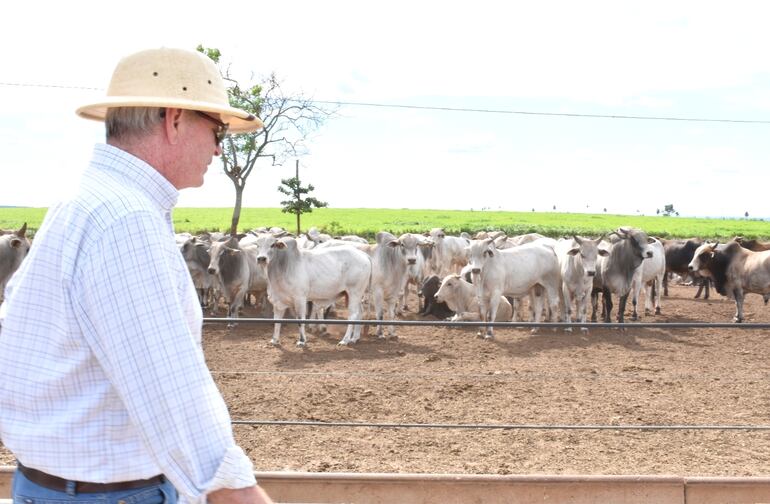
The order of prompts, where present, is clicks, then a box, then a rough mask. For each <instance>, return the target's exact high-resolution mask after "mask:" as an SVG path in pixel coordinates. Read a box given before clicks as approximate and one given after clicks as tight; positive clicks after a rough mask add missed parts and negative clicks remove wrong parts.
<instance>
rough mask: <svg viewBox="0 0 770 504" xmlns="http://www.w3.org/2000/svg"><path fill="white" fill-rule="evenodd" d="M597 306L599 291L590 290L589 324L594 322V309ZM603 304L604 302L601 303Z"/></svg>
mask: <svg viewBox="0 0 770 504" xmlns="http://www.w3.org/2000/svg"><path fill="white" fill-rule="evenodd" d="M598 304H599V291H598V290H597V289H594V288H591V322H596V308H597V305H598ZM602 304H604V301H602Z"/></svg>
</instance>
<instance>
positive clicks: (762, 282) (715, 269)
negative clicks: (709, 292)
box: [689, 240, 770, 322]
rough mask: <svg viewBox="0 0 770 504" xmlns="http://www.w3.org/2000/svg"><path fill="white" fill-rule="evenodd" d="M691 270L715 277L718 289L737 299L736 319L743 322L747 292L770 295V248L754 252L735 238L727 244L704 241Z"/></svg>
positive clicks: (697, 251) (725, 294)
mask: <svg viewBox="0 0 770 504" xmlns="http://www.w3.org/2000/svg"><path fill="white" fill-rule="evenodd" d="M689 269H690V271H702V272H704V273H706V274H708V275H710V276H711V277H712V278H713V279H714V287H716V289H717V292H719V293H720V294H722V295H723V296H727V297H729V298H731V299H734V300H735V317H734V318H733V320H734V321H735V322H743V320H744V317H743V298H744V296H745V295H746V293H750V292H753V293H755V294H761V295H762V297H763V298H764V299H765V302H767V299H768V295H770V251H768V250H764V251H761V252H754V251H752V250H749V249H746V248H743V247H741V246H740V244H739V243H738V242H736V241H734V240H732V241H729V242H727V243H726V244H724V245H718V244H717V243H708V242H707V243H704V244H703V245H701V246H700V247H698V250H696V251H695V254H694V257H693V260H692V261H691V262H690V265H689Z"/></svg>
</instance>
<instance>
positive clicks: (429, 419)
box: [0, 286, 770, 476]
mask: <svg viewBox="0 0 770 504" xmlns="http://www.w3.org/2000/svg"><path fill="white" fill-rule="evenodd" d="M694 293H695V288H694V287H688V286H672V287H671V292H670V294H671V295H670V296H669V297H667V298H663V313H662V315H659V316H648V317H644V319H643V321H655V322H688V321H701V322H730V321H731V320H732V316H733V313H734V306H735V305H734V303H733V302H732V301H728V300H726V299H724V298H722V297H721V296H719V295H718V294H716V293H714V292H712V298H711V299H709V300H707V301H706V300H701V299H693V295H694ZM416 303H417V300H416V298H414V299H412V305H411V307H410V308H411V311H410V313H407V314H406V316H405V318H409V319H416V320H417V319H419V317H418V316H416V315H415V311H416V309H415V308H416ZM745 309H746V318H747V321H748V322H770V307H765V306H764V305H763V304H762V299H761V297H760V296H758V295H749V296H748V298H747V303H746V308H745ZM245 316H251V314H250V313H248V312H247V313H245ZM628 326H629V327H628V329H627V330H626V331H619V330H615V329H596V330H592V331H591V332H590V333H589V334H587V335H583V334H580V333H579V332H576V333H572V334H569V333H565V332H563V331H561V330H558V331H553V330H549V329H546V330H542V331H541V332H540V333H539V334H535V335H533V334H530V333H529V331H528V330H525V329H506V330H501V329H498V330H496V338H495V339H494V340H491V341H486V340H482V339H478V338H476V337H475V333H476V331H475V329H472V328H460V329H449V328H440V327H429V328H427V327H397V328H396V331H397V334H398V337H397V339H389V340H386V341H382V340H377V339H376V338H375V337H374V336H373V333H374V331H373V330H372V331H370V333H371V334H370V335H367V336H364V337H362V339H361V341H360V342H359V343H357V344H356V345H354V346H351V347H339V346H337V342H338V341H339V340H340V339H341V336H342V333H343V332H344V329H345V326H336V325H335V326H329V332H330V334H328V335H324V336H318V335H311V336H310V337H309V344H308V346H307V347H306V348H304V349H301V348H297V347H296V346H295V341H296V337H297V330H296V326H288V325H285V326H284V328H283V332H282V345H281V346H279V347H274V346H272V345H270V343H269V341H270V336H271V334H272V325H250V324H245V323H241V324H240V325H239V326H238V327H236V328H235V329H232V330H229V329H227V328H226V327H225V326H224V325H220V324H207V325H206V326H205V328H204V348H205V352H206V356H207V360H208V363H209V366H210V368H211V370H212V372H213V374H214V377H215V379H216V381H217V383H218V385H219V387H220V389H221V391H222V393H223V395H224V397H225V399H226V401H227V404H228V405H229V407H230V412H231V414H232V417H233V419H234V420H315V421H351V422H367V423H419V424H527V425H537V426H554V425H563V426H566V425H619V426H624V425H683V426H684V425H730V426H732V425H741V426H743V425H745V426H770V394H769V392H770V385H769V383H770V380H768V378H769V377H770V373H769V371H770V364H769V363H768V360H767V349H766V345H767V343H768V331H766V330H741V329H737V328H734V329H733V328H730V329H671V330H666V329H647V328H634V326H633V323H629V324H628ZM234 432H235V435H236V438H237V441H238V442H239V443H240V444H241V446H243V447H244V449H245V450H246V452H247V453H248V454H249V456H250V457H251V459H252V460H253V461H254V465H255V468H256V469H257V470H258V471H276V470H291V471H321V472H322V471H334V472H410V473H412V472H413V473H472V474H672V475H682V476H707V475H708V476H760V475H761V476H768V475H770V430H767V431H748V430H653V431H642V430H598V429H589V430H568V429H560V430H544V429H512V430H502V429H494V430H486V429H447V428H373V427H317V426H314V427H309V426H251V425H235V426H234ZM12 461H13V459H12V457H11V456H10V454H9V453H8V452H7V451H5V450H4V449H2V448H0V463H12Z"/></svg>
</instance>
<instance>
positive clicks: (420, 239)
mask: <svg viewBox="0 0 770 504" xmlns="http://www.w3.org/2000/svg"><path fill="white" fill-rule="evenodd" d="M407 235H408V236H410V237H413V238H414V239H415V240H416V241H417V254H416V255H415V257H414V258H412V257H407V263H408V264H407V268H406V283H405V284H404V293H403V295H402V296H401V309H402V310H404V311H406V310H407V309H408V308H407V301H408V298H409V290H410V289H409V287H410V286H412V285H414V288H415V295H416V296H417V297H418V298H419V292H420V286H422V283H423V281H424V280H425V278H427V277H428V276H430V273H431V268H430V264H429V258H430V256H431V255H432V251H431V250H430V249H431V248H432V247H433V242H432V241H430V240H429V239H428V238H426V237H425V236H422V235H418V234H413V233H406V234H403V235H401V236H400V237H399V240H403V239H405V237H406V236H407ZM412 259H414V262H412Z"/></svg>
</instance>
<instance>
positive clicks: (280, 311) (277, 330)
mask: <svg viewBox="0 0 770 504" xmlns="http://www.w3.org/2000/svg"><path fill="white" fill-rule="evenodd" d="M285 313H286V306H283V305H279V304H277V303H276V304H274V305H273V317H275V318H277V319H282V318H283V316H284V314H285ZM280 339H281V323H280V322H276V323H275V325H274V326H273V339H272V340H270V343H272V344H273V345H280V344H281V343H280Z"/></svg>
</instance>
